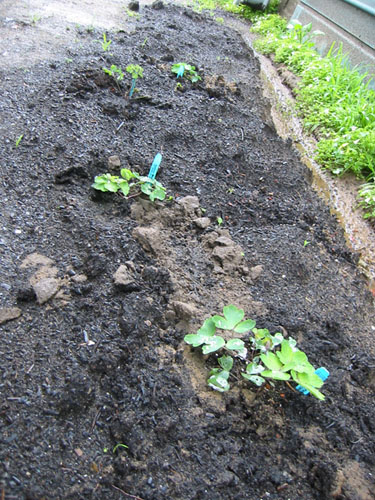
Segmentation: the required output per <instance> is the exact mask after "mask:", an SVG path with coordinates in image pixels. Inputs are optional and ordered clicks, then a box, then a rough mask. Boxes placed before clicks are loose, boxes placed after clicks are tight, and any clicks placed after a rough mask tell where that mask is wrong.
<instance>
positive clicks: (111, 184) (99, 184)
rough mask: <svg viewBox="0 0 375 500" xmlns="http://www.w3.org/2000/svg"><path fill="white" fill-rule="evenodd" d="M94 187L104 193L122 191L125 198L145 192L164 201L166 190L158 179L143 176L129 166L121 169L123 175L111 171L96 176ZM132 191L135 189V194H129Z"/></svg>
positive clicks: (152, 199)
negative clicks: (113, 173) (110, 172)
mask: <svg viewBox="0 0 375 500" xmlns="http://www.w3.org/2000/svg"><path fill="white" fill-rule="evenodd" d="M92 187H93V188H94V189H97V190H98V191H102V192H104V193H105V192H110V193H117V192H120V193H121V194H122V195H123V196H124V197H125V198H133V197H134V196H139V195H140V194H141V193H144V194H146V195H147V196H148V197H149V198H150V200H151V201H155V200H161V201H163V200H164V199H165V192H166V189H165V187H164V186H163V185H162V184H161V183H160V182H158V181H157V180H155V179H150V178H149V177H145V176H141V175H139V174H138V173H137V172H132V171H131V170H129V169H127V168H123V169H121V177H119V176H118V175H111V174H109V173H107V174H103V175H98V176H96V177H95V179H94V184H92ZM131 191H132V192H134V191H135V194H129V193H130V192H131Z"/></svg>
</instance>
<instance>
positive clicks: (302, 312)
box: [0, 3, 375, 500]
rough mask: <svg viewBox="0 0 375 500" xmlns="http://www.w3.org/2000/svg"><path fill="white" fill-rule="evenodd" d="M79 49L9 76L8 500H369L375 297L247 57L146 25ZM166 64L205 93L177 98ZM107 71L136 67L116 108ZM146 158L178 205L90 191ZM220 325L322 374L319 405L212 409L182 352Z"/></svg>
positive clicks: (1, 452)
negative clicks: (185, 70)
mask: <svg viewBox="0 0 375 500" xmlns="http://www.w3.org/2000/svg"><path fill="white" fill-rule="evenodd" d="M156 7H160V8H156ZM76 36H77V38H78V43H77V44H76V46H75V48H74V49H69V50H67V52H66V54H64V55H62V56H60V55H58V56H57V57H56V59H55V60H54V61H53V62H52V63H51V62H47V61H46V62H44V63H39V64H36V65H33V66H32V67H31V68H30V69H29V70H28V71H26V72H25V71H23V70H21V69H17V70H15V69H14V68H12V69H10V70H9V71H4V72H3V75H2V77H3V78H2V80H3V82H2V96H1V98H0V102H1V107H2V114H3V119H2V123H1V125H0V127H1V132H2V135H3V137H4V138H5V140H4V145H5V148H4V151H3V154H2V157H1V173H2V176H1V177H2V197H1V201H0V203H1V214H2V228H3V231H2V235H1V238H0V243H1V250H2V266H1V268H0V285H1V298H2V308H1V311H0V312H1V316H0V320H1V322H2V324H1V328H2V332H1V337H0V352H1V359H2V362H1V365H0V373H1V379H0V380H1V382H0V392H1V395H2V399H1V406H0V426H1V441H2V442H1V448H0V464H1V465H0V474H1V475H0V481H1V482H0V485H1V486H0V491H1V492H2V493H1V494H2V498H4V499H5V500H9V499H16V498H17V499H30V500H31V499H33V500H34V499H38V500H39V499H40V500H41V499H42V498H48V499H52V498H59V499H78V498H82V499H83V498H84V499H87V498H92V499H103V498H111V499H112V498H113V499H120V498H141V499H144V500H146V499H147V500H151V499H153V500H159V499H160V500H162V499H163V500H164V499H165V500H166V499H186V500H187V499H191V500H193V499H205V500H217V499H220V498H229V499H253V500H258V499H261V498H262V499H263V498H264V499H265V498H269V499H275V500H276V499H278V500H279V499H293V500H297V499H302V498H303V499H304V500H308V499H314V498H319V499H331V498H337V499H347V500H354V499H361V500H367V499H371V498H373V490H374V476H373V468H374V464H375V441H374V435H375V427H374V422H375V419H374V402H373V399H374V398H373V396H374V391H375V371H374V368H375V362H374V359H375V358H374V348H373V335H374V324H373V317H374V315H373V301H372V296H371V293H370V292H369V291H368V290H367V287H366V282H365V280H364V278H363V276H362V275H361V274H360V272H359V271H358V269H357V266H356V262H357V259H358V257H357V256H356V255H355V254H353V253H352V252H351V251H350V250H349V249H348V248H347V247H346V245H345V239H344V236H343V233H342V230H341V228H340V226H339V225H338V223H337V221H336V220H335V219H334V218H333V217H332V216H331V215H330V213H329V210H328V208H327V207H326V206H325V205H324V203H323V202H322V201H321V200H320V199H319V198H318V197H317V195H316V194H315V192H314V191H313V189H312V188H311V181H312V179H311V174H310V172H309V170H308V169H307V168H306V167H305V166H304V165H303V164H302V163H301V162H300V160H299V158H298V155H297V153H296V152H295V150H294V149H293V148H292V146H291V142H290V141H285V140H282V139H281V138H280V137H278V135H277V133H276V132H275V129H274V127H273V123H272V120H271V118H270V110H269V104H268V102H267V101H266V100H265V99H264V98H263V97H262V88H261V81H260V77H259V63H258V61H257V59H256V58H255V57H254V54H253V53H252V51H251V50H250V49H249V48H248V46H247V45H246V44H245V43H244V41H243V40H242V38H241V36H240V35H239V34H237V33H236V32H235V31H233V30H231V29H230V28H228V27H226V26H225V25H223V24H222V23H221V22H218V21H217V20H216V21H215V19H214V18H213V17H210V16H205V15H202V14H198V13H196V12H193V11H191V10H188V9H185V8H179V7H176V6H163V4H161V3H157V4H155V5H154V8H152V7H144V8H143V9H142V11H141V15H140V17H139V19H138V20H137V21H136V22H135V23H134V30H133V31H131V32H118V33H107V39H110V40H112V43H111V46H110V49H109V50H108V51H103V49H102V46H101V43H100V42H98V40H99V39H102V33H101V32H95V31H92V30H89V31H85V30H78V31H77V34H76ZM179 61H185V62H188V63H191V64H194V65H195V66H196V68H197V70H198V73H199V75H201V77H202V80H201V81H200V82H197V83H194V84H193V83H191V82H190V81H189V80H187V79H184V80H177V79H176V75H175V74H173V73H172V72H171V65H172V64H173V63H176V62H179ZM113 64H115V65H117V67H121V68H123V69H124V68H125V67H126V66H127V65H128V64H139V65H141V66H142V67H143V70H144V78H143V79H138V81H137V89H138V90H137V91H136V92H135V94H134V96H133V97H132V98H131V99H130V98H129V95H128V94H129V90H130V84H131V78H130V76H129V75H125V78H124V80H123V81H121V82H119V87H118V86H117V85H116V83H115V82H114V80H113V79H112V78H111V77H110V76H108V75H106V74H105V73H104V72H103V69H102V68H103V67H106V68H109V67H110V66H111V65H113ZM178 82H179V83H181V85H182V88H180V87H178V86H177V83H178ZM21 135H22V138H21V139H20V140H19V141H18V143H17V145H16V141H17V138H19V137H20V136H21ZM158 152H160V153H161V154H162V156H163V160H162V163H161V168H160V170H159V172H158V175H157V179H158V180H159V181H160V182H161V183H162V184H163V185H164V186H165V187H166V188H167V198H168V197H169V196H172V197H173V199H172V200H169V201H164V202H156V203H154V204H152V203H151V202H149V201H148V200H147V199H143V198H142V197H136V198H133V199H131V200H125V199H124V198H122V197H121V196H120V195H114V194H111V193H100V192H98V191H94V190H93V189H92V188H91V184H92V183H93V180H94V177H95V176H96V175H100V174H103V173H106V172H110V173H111V174H113V175H118V174H119V171H120V168H130V169H131V170H135V171H137V172H139V173H140V174H142V175H147V173H148V170H149V168H150V165H151V163H152V160H153V158H154V156H155V155H156V153H158ZM221 221H222V223H221ZM227 304H235V305H236V306H238V307H241V308H243V309H244V311H245V313H246V317H250V318H253V319H254V320H256V322H257V326H258V327H259V328H269V329H270V331H271V332H276V331H282V332H283V333H284V335H286V336H287V335H291V336H293V337H294V338H296V340H297V341H298V343H299V346H300V347H301V348H302V349H303V350H304V351H305V352H306V353H307V355H308V356H309V359H310V361H311V362H312V363H313V364H314V365H315V366H317V367H318V366H324V367H326V368H327V369H328V370H329V371H330V373H331V375H330V377H329V379H328V380H327V382H326V384H325V385H324V386H323V388H322V392H323V393H324V394H325V395H326V400H325V401H324V402H320V401H317V400H316V399H314V398H313V397H311V396H304V395H302V394H301V393H299V392H296V391H293V390H291V389H289V388H288V387H286V386H284V385H282V383H281V382H280V383H277V384H275V387H271V386H267V387H265V388H261V389H257V388H256V387H255V386H252V385H250V384H248V383H247V382H246V381H239V382H238V383H236V382H235V381H234V383H233V384H232V385H233V389H232V390H231V391H229V392H227V393H224V394H220V393H218V392H215V391H212V390H211V389H210V388H208V387H207V385H206V378H207V373H208V368H209V367H210V366H212V359H211V358H207V359H206V358H203V357H202V355H201V354H200V353H199V352H194V350H192V349H191V348H190V347H189V346H187V345H186V344H185V343H184V341H183V338H184V336H185V335H186V334H187V333H193V332H195V331H196V330H197V328H198V327H199V326H200V325H201V324H202V321H203V320H204V319H205V318H207V317H209V316H211V315H212V314H215V313H221V310H222V308H223V306H225V305H227ZM119 444H122V445H126V447H125V446H117V445H119Z"/></svg>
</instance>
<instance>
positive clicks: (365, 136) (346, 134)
mask: <svg viewBox="0 0 375 500" xmlns="http://www.w3.org/2000/svg"><path fill="white" fill-rule="evenodd" d="M280 19H281V18H280ZM253 31H255V32H256V33H259V34H260V35H261V38H259V39H258V40H256V41H255V43H254V47H255V48H256V49H257V50H259V51H260V52H263V53H265V54H271V53H273V54H275V61H276V62H282V63H284V64H286V66H288V68H289V69H291V70H292V71H294V72H295V73H296V74H298V75H299V76H300V77H301V80H300V83H299V85H298V87H297V89H296V93H297V101H296V105H297V110H298V112H299V114H300V116H302V118H303V122H304V126H305V128H306V129H307V130H308V131H310V132H314V133H315V135H316V136H317V138H318V140H319V142H318V145H317V155H316V159H317V161H318V162H319V163H320V164H321V165H322V166H323V167H324V168H326V169H328V170H330V171H331V172H332V173H333V174H334V175H342V174H344V173H346V172H351V173H353V174H354V175H355V176H356V177H358V178H361V179H370V180H371V182H370V184H367V185H366V188H362V189H361V191H360V195H359V197H360V199H361V201H360V203H359V206H360V207H362V208H363V209H364V210H365V217H366V218H375V210H374V207H375V197H374V190H373V189H372V188H371V185H372V182H374V178H375V91H374V90H372V89H370V88H369V83H370V81H371V78H370V75H368V73H366V72H363V71H361V70H360V69H359V68H358V67H354V68H353V67H350V64H349V60H348V56H347V55H346V54H344V53H343V51H342V46H340V47H338V48H335V44H333V45H332V46H331V48H330V50H329V52H328V54H327V55H326V56H325V57H321V56H320V55H319V54H318V53H317V51H316V50H315V43H314V40H315V37H316V36H319V35H320V34H321V32H316V31H315V32H312V30H311V24H307V25H305V26H302V25H301V24H299V23H298V22H297V21H293V22H291V23H290V24H289V25H288V26H287V27H285V25H284V21H278V16H274V17H271V16H266V17H265V18H263V19H260V20H259V21H258V22H257V23H255V25H254V27H253Z"/></svg>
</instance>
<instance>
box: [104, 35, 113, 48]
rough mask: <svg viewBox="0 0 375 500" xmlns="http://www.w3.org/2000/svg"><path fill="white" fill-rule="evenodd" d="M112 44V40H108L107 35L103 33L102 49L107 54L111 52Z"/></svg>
mask: <svg viewBox="0 0 375 500" xmlns="http://www.w3.org/2000/svg"><path fill="white" fill-rule="evenodd" d="M111 43H112V40H107V34H106V33H103V41H102V49H103V50H104V52H107V50H109V47H110V45H111Z"/></svg>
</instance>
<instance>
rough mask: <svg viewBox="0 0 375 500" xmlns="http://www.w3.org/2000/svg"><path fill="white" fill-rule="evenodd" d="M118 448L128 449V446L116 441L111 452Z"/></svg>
mask: <svg viewBox="0 0 375 500" xmlns="http://www.w3.org/2000/svg"><path fill="white" fill-rule="evenodd" d="M119 448H125V449H128V448H129V446H126V444H122V443H117V444H116V446H114V448H113V450H112V453H116V451H117V450H118V449H119Z"/></svg>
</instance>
